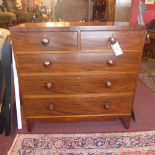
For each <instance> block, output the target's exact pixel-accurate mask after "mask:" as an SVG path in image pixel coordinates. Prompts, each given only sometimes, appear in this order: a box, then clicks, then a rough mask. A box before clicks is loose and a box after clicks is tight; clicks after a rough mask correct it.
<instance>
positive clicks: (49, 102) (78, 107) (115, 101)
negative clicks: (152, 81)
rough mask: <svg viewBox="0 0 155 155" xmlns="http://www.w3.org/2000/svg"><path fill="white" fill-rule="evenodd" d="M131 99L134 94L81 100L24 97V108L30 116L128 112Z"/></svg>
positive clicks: (82, 98) (75, 98)
mask: <svg viewBox="0 0 155 155" xmlns="http://www.w3.org/2000/svg"><path fill="white" fill-rule="evenodd" d="M131 101H132V95H123V96H121V95H117V96H100V97H80V102H79V98H78V97H62V98H61V97H53V98H46V99H38V100H37V99H24V103H26V105H25V109H24V110H25V112H26V115H27V116H29V117H40V116H43V117H52V116H60V117H62V116H66V117H69V116H70V115H71V116H74V115H90V117H91V115H109V114H111V115H115V114H128V113H130V108H131V103H132V102H131ZM107 103H108V104H109V105H110V107H108V106H109V105H107ZM40 107H41V108H40ZM31 109H33V111H32V110H31Z"/></svg>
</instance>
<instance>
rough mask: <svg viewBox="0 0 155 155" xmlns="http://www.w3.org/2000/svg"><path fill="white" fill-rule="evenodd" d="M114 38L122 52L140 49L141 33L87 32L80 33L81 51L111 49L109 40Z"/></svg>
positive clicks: (142, 38)
mask: <svg viewBox="0 0 155 155" xmlns="http://www.w3.org/2000/svg"><path fill="white" fill-rule="evenodd" d="M112 37H114V38H115V39H116V40H117V41H118V42H119V44H120V46H121V48H122V49H123V50H139V49H142V42H143V40H144V32H143V31H89V32H81V48H82V49H107V50H109V49H111V47H110V46H109V39H110V38H112Z"/></svg>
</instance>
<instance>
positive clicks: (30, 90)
mask: <svg viewBox="0 0 155 155" xmlns="http://www.w3.org/2000/svg"><path fill="white" fill-rule="evenodd" d="M128 77H130V78H128ZM135 77H136V75H135V74H117V73H114V74H102V75H72V76H70V75H69V76H67V75H66V76H47V77H46V76H22V77H21V78H20V79H21V89H22V91H23V92H24V94H25V95H59V94H83V93H92V94H93V93H118V92H120V93H123V92H133V90H134V88H135V82H136V80H135ZM108 81H110V82H111V83H112V86H111V87H110V88H107V87H106V82H108ZM47 83H51V84H52V87H51V88H47V86H46V85H47Z"/></svg>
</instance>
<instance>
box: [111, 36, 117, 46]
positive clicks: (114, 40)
mask: <svg viewBox="0 0 155 155" xmlns="http://www.w3.org/2000/svg"><path fill="white" fill-rule="evenodd" d="M116 42H117V39H116V38H115V37H111V38H109V44H110V45H113V44H115V43H116Z"/></svg>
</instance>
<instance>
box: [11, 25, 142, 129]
mask: <svg viewBox="0 0 155 155" xmlns="http://www.w3.org/2000/svg"><path fill="white" fill-rule="evenodd" d="M144 32H145V31H144V27H142V26H138V25H129V24H128V23H91V22H90V23H31V24H29V23H27V24H21V25H19V26H16V27H12V28H11V37H12V42H13V47H14V53H15V59H16V63H17V70H18V74H19V80H20V90H21V94H22V96H21V97H22V102H23V108H24V113H25V118H26V121H27V125H28V130H29V131H32V127H33V122H34V121H35V120H39V121H46V122H64V121H65V122H72V121H75V122H78V121H95V120H96V121H99V120H115V119H117V118H121V119H122V122H123V124H124V126H125V127H126V128H129V125H130V119H131V117H132V113H133V100H134V94H135V87H136V81H137V77H138V71H139V66H140V60H141V55H142V48H143V38H144ZM116 41H117V42H118V43H119V44H120V46H121V48H122V49H123V52H124V54H123V55H120V56H117V57H116V56H115V54H114V52H113V51H112V48H111V45H110V44H114V43H115V42H116Z"/></svg>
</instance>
